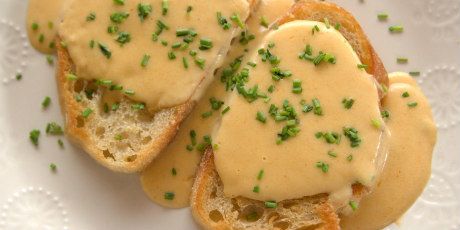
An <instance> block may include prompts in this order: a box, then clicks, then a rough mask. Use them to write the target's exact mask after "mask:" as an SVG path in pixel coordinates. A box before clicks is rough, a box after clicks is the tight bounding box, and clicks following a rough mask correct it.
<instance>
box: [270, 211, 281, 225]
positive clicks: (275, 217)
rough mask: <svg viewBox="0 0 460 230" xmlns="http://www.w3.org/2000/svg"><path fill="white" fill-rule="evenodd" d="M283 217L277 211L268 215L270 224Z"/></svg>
mask: <svg viewBox="0 0 460 230" xmlns="http://www.w3.org/2000/svg"><path fill="white" fill-rule="evenodd" d="M280 218H281V215H280V214H279V213H277V212H272V213H270V214H269V215H268V216H267V220H268V223H269V224H273V223H275V222H276V221H278V220H279V219H280Z"/></svg>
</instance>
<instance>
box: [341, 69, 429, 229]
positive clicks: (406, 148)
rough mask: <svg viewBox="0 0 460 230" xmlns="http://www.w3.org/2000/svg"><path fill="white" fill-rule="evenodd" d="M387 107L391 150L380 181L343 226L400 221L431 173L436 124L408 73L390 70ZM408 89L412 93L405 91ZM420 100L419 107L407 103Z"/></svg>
mask: <svg viewBox="0 0 460 230" xmlns="http://www.w3.org/2000/svg"><path fill="white" fill-rule="evenodd" d="M389 77H390V88H389V91H388V95H387V96H386V97H385V98H384V100H383V107H384V109H386V110H387V111H389V113H390V117H389V119H388V120H387V122H386V123H387V126H388V129H389V130H390V132H391V139H390V141H389V143H390V146H389V153H388V158H387V161H386V165H385V167H384V169H383V171H382V174H381V180H380V182H379V183H378V184H377V185H376V186H375V188H374V190H373V191H372V193H371V194H370V195H368V196H366V197H364V198H363V199H362V201H361V203H360V206H359V209H358V210H357V211H356V212H355V213H354V214H353V215H351V216H344V217H342V221H341V226H342V228H343V229H353V230H355V229H356V230H360V229H363V230H364V229H369V230H373V229H382V228H384V227H385V226H387V225H390V224H391V223H393V222H395V221H397V220H398V219H399V218H400V217H401V216H402V215H403V214H404V213H405V212H406V211H407V210H408V209H409V208H410V207H411V206H412V204H413V203H414V202H415V200H416V199H417V198H418V197H419V196H420V194H421V193H422V192H423V189H424V188H425V185H426V183H427V182H428V179H429V178H430V175H431V157H432V153H433V148H434V145H435V143H436V134H437V133H436V127H435V124H434V121H433V116H432V114H431V108H430V105H429V103H428V100H427V99H426V98H425V96H424V95H423V93H422V91H421V89H420V88H419V87H418V86H417V83H416V82H415V80H414V79H412V78H411V77H410V76H409V75H408V74H404V73H394V74H390V76H389ZM405 92H407V93H408V94H409V96H408V97H403V96H402V95H403V94H404V93H405ZM411 102H417V103H418V104H417V106H416V107H409V106H408V105H407V103H411Z"/></svg>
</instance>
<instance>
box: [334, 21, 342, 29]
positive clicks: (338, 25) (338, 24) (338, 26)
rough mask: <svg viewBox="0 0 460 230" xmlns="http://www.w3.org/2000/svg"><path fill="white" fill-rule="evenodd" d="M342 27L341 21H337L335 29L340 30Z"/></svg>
mask: <svg viewBox="0 0 460 230" xmlns="http://www.w3.org/2000/svg"><path fill="white" fill-rule="evenodd" d="M340 27H341V25H340V23H338V22H337V23H335V26H334V29H336V30H340Z"/></svg>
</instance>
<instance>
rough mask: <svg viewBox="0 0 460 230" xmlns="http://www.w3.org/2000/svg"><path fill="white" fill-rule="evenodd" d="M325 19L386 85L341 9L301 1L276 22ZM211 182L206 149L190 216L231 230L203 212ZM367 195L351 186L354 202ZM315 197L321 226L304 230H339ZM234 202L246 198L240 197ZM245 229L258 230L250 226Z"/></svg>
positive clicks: (322, 201)
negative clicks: (337, 24)
mask: <svg viewBox="0 0 460 230" xmlns="http://www.w3.org/2000/svg"><path fill="white" fill-rule="evenodd" d="M324 18H327V19H328V21H329V23H330V24H331V25H332V26H334V25H335V24H336V23H339V24H340V28H339V31H340V32H341V33H342V35H343V36H344V37H345V38H346V39H347V40H348V41H349V42H350V44H351V46H352V47H353V49H354V50H355V52H356V53H357V55H358V57H359V58H360V60H361V62H362V63H363V64H366V65H367V66H368V68H367V69H366V71H367V72H368V73H369V74H370V75H372V76H373V77H374V78H375V80H376V82H377V83H379V84H380V85H384V86H388V84H389V80H388V74H387V72H386V69H385V67H384V65H383V63H382V61H381V60H380V58H379V57H378V55H377V53H376V52H375V50H374V48H373V47H372V45H371V43H370V42H369V39H368V38H367V36H366V35H365V34H364V31H363V30H362V28H361V26H360V25H359V23H358V22H357V21H356V19H355V18H354V17H353V15H351V14H350V13H349V12H347V11H346V10H344V9H343V8H341V7H339V6H337V5H335V4H333V3H327V2H323V1H317V0H301V1H298V2H297V3H295V4H294V5H293V6H292V8H291V10H290V11H289V12H288V13H287V14H286V15H285V16H283V17H281V18H280V19H279V20H277V22H276V24H277V25H278V26H280V25H282V24H284V23H287V22H290V21H294V20H313V21H324ZM379 96H380V98H383V97H384V96H385V92H384V91H383V90H381V88H380V87H379ZM213 180H214V181H215V180H220V179H219V176H218V174H217V172H216V170H215V166H214V160H213V153H212V149H211V148H209V149H208V150H207V151H206V153H205V155H204V157H203V159H202V162H201V164H200V167H199V169H198V172H197V176H196V178H195V183H194V186H193V190H192V195H191V208H192V213H193V216H194V218H195V220H196V221H197V222H198V223H199V224H200V225H201V226H202V227H203V228H205V229H219V230H220V229H232V228H233V227H232V226H234V225H233V223H229V222H228V221H227V220H225V218H224V219H223V220H222V221H220V222H216V221H213V220H212V219H211V217H210V213H209V211H210V210H208V209H206V208H207V207H206V206H207V204H206V202H209V201H208V200H207V199H209V198H208V197H209V193H210V190H211V189H213V188H212V187H213V186H216V185H215V182H213ZM220 186H222V185H220ZM368 192H369V190H368V189H367V188H365V187H364V186H362V185H360V184H355V185H353V199H355V200H360V199H361V198H362V197H363V196H365V195H366V194H367V193H368ZM314 197H317V198H318V199H319V202H318V203H317V205H315V208H314V209H315V210H314V211H315V212H316V215H317V216H318V218H319V220H320V224H313V225H311V226H306V227H307V228H306V229H340V226H339V222H340V220H339V218H338V216H337V213H336V212H337V210H335V209H334V208H333V207H331V205H330V204H329V203H328V202H327V194H320V195H317V196H314ZM236 199H246V198H240V197H239V198H236ZM246 200H249V199H246ZM253 202H257V201H253ZM283 202H286V201H282V202H280V204H281V205H282V203H283ZM287 202H289V201H287ZM304 202H305V201H304ZM248 229H258V228H257V227H252V228H248Z"/></svg>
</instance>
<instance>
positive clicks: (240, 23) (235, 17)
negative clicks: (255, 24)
mask: <svg viewBox="0 0 460 230" xmlns="http://www.w3.org/2000/svg"><path fill="white" fill-rule="evenodd" d="M230 19H231V20H232V21H233V22H234V23H235V24H237V25H238V27H240V28H241V29H244V23H243V21H241V18H240V16H239V15H238V14H233V15H232V16H231V17H230Z"/></svg>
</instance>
